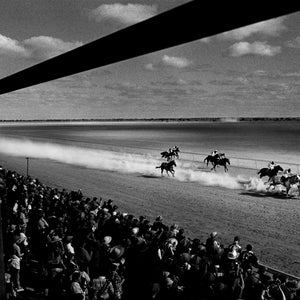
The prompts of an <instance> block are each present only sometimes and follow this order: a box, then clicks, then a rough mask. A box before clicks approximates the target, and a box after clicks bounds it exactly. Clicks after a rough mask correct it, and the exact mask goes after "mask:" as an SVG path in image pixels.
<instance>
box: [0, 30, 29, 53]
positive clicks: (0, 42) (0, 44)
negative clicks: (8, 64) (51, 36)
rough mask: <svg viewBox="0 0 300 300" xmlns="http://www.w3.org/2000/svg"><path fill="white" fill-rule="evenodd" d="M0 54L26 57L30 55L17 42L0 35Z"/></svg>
mask: <svg viewBox="0 0 300 300" xmlns="http://www.w3.org/2000/svg"><path fill="white" fill-rule="evenodd" d="M0 54H8V55H17V56H21V57H27V56H29V55H30V54H29V53H28V51H27V50H26V49H25V48H24V47H23V46H22V45H21V44H20V43H19V42H18V41H17V40H13V39H11V38H9V37H6V36H4V35H1V34H0Z"/></svg>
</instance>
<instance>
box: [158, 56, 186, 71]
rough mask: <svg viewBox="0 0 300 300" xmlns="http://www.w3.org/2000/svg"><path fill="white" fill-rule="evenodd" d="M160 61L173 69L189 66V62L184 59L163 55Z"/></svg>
mask: <svg viewBox="0 0 300 300" xmlns="http://www.w3.org/2000/svg"><path fill="white" fill-rule="evenodd" d="M162 61H163V63H164V64H165V65H168V66H172V67H175V68H185V67H187V66H189V65H190V64H191V61H189V60H188V59H186V58H184V57H176V56H168V55H164V56H163V58H162Z"/></svg>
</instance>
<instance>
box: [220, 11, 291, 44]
mask: <svg viewBox="0 0 300 300" xmlns="http://www.w3.org/2000/svg"><path fill="white" fill-rule="evenodd" d="M285 18H286V17H280V18H276V19H272V20H268V21H263V22H259V23H255V24H253V25H248V26H245V27H241V28H238V29H235V30H231V31H227V32H224V33H222V34H220V35H219V37H221V38H224V39H234V40H243V39H245V38H247V37H249V36H251V35H253V34H263V35H267V36H278V35H280V33H281V32H282V31H284V30H286V26H285V25H284V24H283V21H284V20H285Z"/></svg>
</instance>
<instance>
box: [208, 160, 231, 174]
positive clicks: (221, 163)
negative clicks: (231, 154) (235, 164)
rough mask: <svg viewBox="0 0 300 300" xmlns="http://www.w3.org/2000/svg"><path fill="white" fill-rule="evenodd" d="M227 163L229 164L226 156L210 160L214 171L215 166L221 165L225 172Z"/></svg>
mask: <svg viewBox="0 0 300 300" xmlns="http://www.w3.org/2000/svg"><path fill="white" fill-rule="evenodd" d="M227 164H228V165H230V161H229V159H228V158H227V157H224V158H219V159H215V160H213V161H212V165H213V167H212V168H211V170H214V171H216V166H223V167H224V170H225V172H227V171H228V167H227Z"/></svg>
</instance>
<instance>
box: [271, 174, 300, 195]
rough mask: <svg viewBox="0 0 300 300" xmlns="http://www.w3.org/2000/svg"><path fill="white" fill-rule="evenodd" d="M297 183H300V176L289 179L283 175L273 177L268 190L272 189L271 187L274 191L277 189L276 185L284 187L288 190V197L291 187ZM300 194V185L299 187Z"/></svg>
mask: <svg viewBox="0 0 300 300" xmlns="http://www.w3.org/2000/svg"><path fill="white" fill-rule="evenodd" d="M296 183H300V176H299V175H292V176H290V177H288V178H285V177H284V176H281V175H277V176H273V177H271V179H270V185H269V187H268V188H267V189H268V190H269V189H270V187H273V189H275V186H276V185H279V184H280V185H283V186H284V187H285V189H286V195H288V194H289V190H290V189H291V185H294V184H296ZM298 192H299V194H300V185H298Z"/></svg>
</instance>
